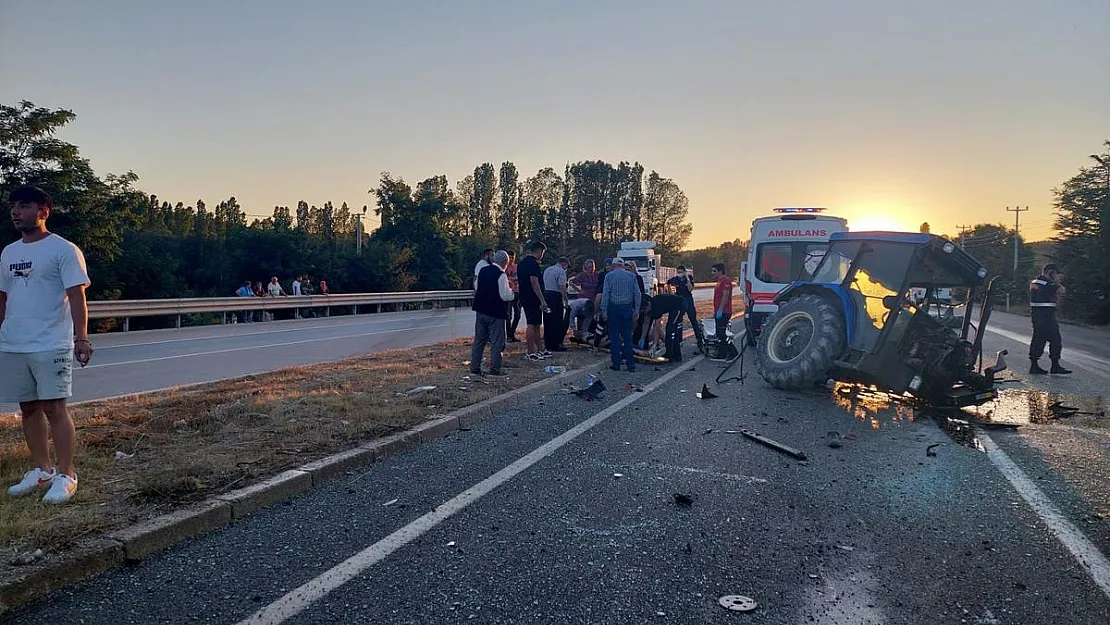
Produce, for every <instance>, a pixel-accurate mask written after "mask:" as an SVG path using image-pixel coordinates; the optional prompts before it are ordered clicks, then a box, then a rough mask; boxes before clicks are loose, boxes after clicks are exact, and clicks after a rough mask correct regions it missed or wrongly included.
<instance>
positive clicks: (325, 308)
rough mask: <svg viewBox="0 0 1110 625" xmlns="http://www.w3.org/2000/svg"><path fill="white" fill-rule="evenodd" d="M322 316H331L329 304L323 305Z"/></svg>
mask: <svg viewBox="0 0 1110 625" xmlns="http://www.w3.org/2000/svg"><path fill="white" fill-rule="evenodd" d="M324 316H325V317H330V316H331V308H330V307H329V306H324Z"/></svg>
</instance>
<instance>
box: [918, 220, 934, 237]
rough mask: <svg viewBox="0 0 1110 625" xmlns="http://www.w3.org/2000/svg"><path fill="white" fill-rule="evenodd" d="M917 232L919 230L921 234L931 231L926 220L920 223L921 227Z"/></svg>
mask: <svg viewBox="0 0 1110 625" xmlns="http://www.w3.org/2000/svg"><path fill="white" fill-rule="evenodd" d="M918 232H921V233H923V234H929V233H930V232H932V229H931V228H930V227H929V222H927V221H926V222H924V223H922V224H921V227H920V228H918Z"/></svg>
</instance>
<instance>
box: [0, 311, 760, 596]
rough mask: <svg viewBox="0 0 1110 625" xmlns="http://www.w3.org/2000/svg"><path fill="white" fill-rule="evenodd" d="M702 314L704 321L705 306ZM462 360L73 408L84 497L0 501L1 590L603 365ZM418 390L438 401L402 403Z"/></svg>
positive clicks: (373, 364)
mask: <svg viewBox="0 0 1110 625" xmlns="http://www.w3.org/2000/svg"><path fill="white" fill-rule="evenodd" d="M737 301H739V298H737ZM736 309H737V310H739V304H737V305H736ZM698 312H699V315H701V316H703V317H708V316H711V313H712V302H702V303H699V307H698ZM469 353H470V341H469V339H458V340H453V341H449V342H446V343H441V344H438V345H433V346H430V347H419V348H412V349H407V350H396V351H390V352H381V353H377V354H372V355H367V356H361V357H356V358H351V359H347V360H343V361H339V362H333V363H326V364H319V365H312V366H306V367H295V368H290V369H284V370H281V371H276V372H271V373H265V374H259V375H255V376H250V377H245V378H239V379H235V380H227V381H222V382H216V383H212V384H205V385H200V386H193V387H188V388H184V389H176V390H174V389H171V390H167V391H162V392H156V393H149V394H145V395H138V396H133V397H127V398H118V399H112V400H105V401H100V402H90V403H84V404H80V405H76V406H71V408H70V412H71V414H72V416H73V419H74V421H75V423H76V425H77V433H78V444H79V447H78V460H77V466H78V472H79V476H80V488H79V489H78V491H77V495H76V496H75V497H74V498H73V500H71V501H70V502H69V503H68V504H66V505H64V506H49V505H47V504H43V503H42V502H41V501H40V499H41V495H40V496H27V497H22V498H18V499H13V498H10V497H7V496H6V495H0V576H8V575H14V574H18V567H12V566H11V565H9V564H8V563H9V561H10V560H11V559H12V558H13V557H14V556H15V555H17V554H20V553H24V552H27V551H30V550H34V549H36V548H42V549H44V550H48V551H49V550H54V551H58V550H64V549H66V548H67V547H70V546H72V545H73V544H74V543H76V542H77V541H78V540H80V539H81V538H84V537H88V536H92V535H96V534H99V533H102V532H105V531H110V530H113V529H117V528H120V527H124V526H127V525H129V524H133V523H135V522H137V521H141V520H144V519H147V518H151V517H153V516H156V515H159V514H163V513H165V512H167V511H170V510H172V509H175V508H177V507H180V506H182V505H185V504H188V503H190V502H195V501H199V500H202V499H204V498H206V497H209V496H212V495H216V494H220V493H225V492H228V491H231V490H234V489H237V488H242V487H244V486H247V485H249V484H251V483H254V482H257V481H259V480H260V479H263V478H266V477H269V476H271V475H274V474H276V473H279V472H281V471H283V470H286V469H289V468H294V467H297V466H301V465H303V464H305V463H307V462H311V461H312V460H316V459H318V458H321V457H324V456H327V455H329V454H332V453H335V452H338V451H342V450H345V449H350V448H352V447H354V446H356V445H358V444H360V443H363V442H366V441H370V440H374V439H377V438H381V437H383V436H387V435H389V434H393V433H395V432H398V431H402V430H406V429H408V428H410V427H412V426H414V425H417V424H419V423H421V422H423V421H425V420H427V419H430V418H434V417H438V416H440V415H443V414H446V413H449V412H451V411H454V410H457V409H459V408H463V407H465V406H469V405H472V404H475V403H477V402H480V401H482V400H485V399H488V398H490V397H493V396H495V395H498V394H501V393H504V392H506V391H508V390H512V389H514V388H518V387H521V386H524V385H527V384H530V383H532V382H535V381H537V380H540V379H542V378H544V377H545V376H546V374H544V373H543V367H544V366H545V365H548V364H554V365H566V366H567V367H568V368H572V369H573V368H578V367H582V366H586V365H587V364H589V363H591V362H596V361H597V359H599V358H600V357H601V356H603V353H602V352H598V351H595V350H588V349H581V348H571V350H570V351H569V352H566V353H562V354H559V355H557V357H556V358H553V359H551V360H547V361H544V362H543V363H531V362H528V361H526V360H524V359H523V357H522V356H523V354H524V347H523V344H521V343H514V344H510V345H509V346H508V347H507V349H506V352H505V358H506V372H507V373H508V374H509V376H508V378H507V379H494V378H489V377H486V378H482V379H481V380H478V379H476V378H474V377H473V376H470V375H469V373H468V364H469V363H468V362H466V361H467V359H468V358H469ZM424 385H430V386H435V387H436V388H435V389H434V390H431V391H428V392H424V393H419V394H413V395H407V394H406V391H408V390H410V389H412V388H414V387H417V386H424ZM0 452H2V453H0V481H2V482H3V483H4V484H13V483H15V482H16V481H18V480H19V479H20V477H21V476H22V474H23V472H24V471H25V470H26V469H27V468H28V467H29V466H30V457H29V454H28V452H27V449H26V446H25V444H24V441H23V433H22V430H21V425H20V418H19V416H18V415H12V414H9V415H0ZM117 456H119V458H117Z"/></svg>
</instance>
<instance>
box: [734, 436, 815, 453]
mask: <svg viewBox="0 0 1110 625" xmlns="http://www.w3.org/2000/svg"><path fill="white" fill-rule="evenodd" d="M739 433H740V434H743V435H744V436H746V437H748V438H750V439H752V440H753V441H755V442H757V443H762V444H763V445H766V446H768V447H770V448H771V449H774V450H776V451H781V452H782V453H784V454H786V455H788V456H793V457H794V458H797V459H798V460H807V457H806V454H805V452H804V451H799V450H797V449H794V448H793V447H788V446H786V445H783V444H782V443H780V442H778V441H776V440H772V439H770V438H767V437H766V436H761V435H759V434H756V433H755V432H751V431H748V430H739Z"/></svg>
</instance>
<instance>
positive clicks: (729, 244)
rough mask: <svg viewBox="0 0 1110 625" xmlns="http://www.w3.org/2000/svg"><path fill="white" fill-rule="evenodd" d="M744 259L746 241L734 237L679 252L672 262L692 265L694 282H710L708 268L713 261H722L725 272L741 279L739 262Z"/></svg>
mask: <svg viewBox="0 0 1110 625" xmlns="http://www.w3.org/2000/svg"><path fill="white" fill-rule="evenodd" d="M746 260H748V242H747V241H741V240H740V239H736V240H735V241H725V242H724V243H721V244H720V245H716V246H712V247H703V248H700V249H696V250H687V251H685V252H680V253H679V254H678V258H677V259H675V260H674V262H673V263H672V264H674V265H679V264H681V265H686V267H687V269H689V268H690V267H693V268H694V281H695V282H712V281H713V276H712V274H711V273H710V271H709V270H710V269H712V268H713V263H724V264H725V273H727V274H728V275H729V276H731V277H732V278H733V279H741V280H742V279H743V278H742V276H740V263H742V262H744V261H746Z"/></svg>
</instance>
